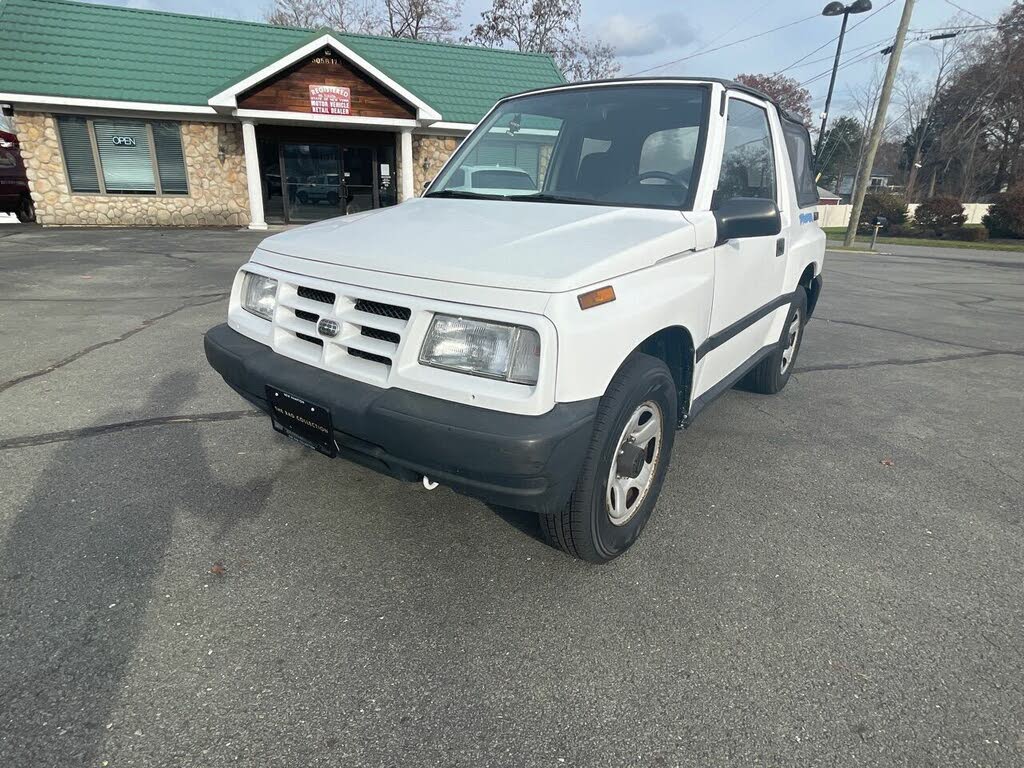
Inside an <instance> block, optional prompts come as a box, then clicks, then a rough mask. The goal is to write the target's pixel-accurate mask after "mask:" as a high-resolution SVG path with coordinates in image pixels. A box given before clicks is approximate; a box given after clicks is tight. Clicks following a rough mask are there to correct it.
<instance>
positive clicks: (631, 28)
mask: <svg viewBox="0 0 1024 768" xmlns="http://www.w3.org/2000/svg"><path fill="white" fill-rule="evenodd" d="M595 34H596V37H598V38H599V39H601V40H603V41H604V42H606V43H608V44H609V45H611V46H612V47H613V48H615V53H616V54H618V55H619V56H620V57H622V58H628V57H630V56H647V55H648V54H651V53H657V52H658V51H661V50H664V49H665V48H681V47H682V46H684V45H688V44H690V43H692V42H693V41H694V40H696V39H697V33H696V32H695V31H694V29H693V27H691V26H690V22H689V21H688V20H687V19H686V17H685V16H683V15H682V14H679V13H663V14H659V15H657V16H655V17H653V18H651V19H649V20H647V21H638V20H637V19H635V18H630V17H628V16H624V15H623V14H618V13H617V14H615V15H613V16H609V17H607V18H606V19H604V20H602V21H601V22H600V23H599V24H598V25H597V28H596V30H595Z"/></svg>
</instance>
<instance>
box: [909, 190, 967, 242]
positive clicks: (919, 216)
mask: <svg viewBox="0 0 1024 768" xmlns="http://www.w3.org/2000/svg"><path fill="white" fill-rule="evenodd" d="M966 221H967V214H966V213H964V206H963V203H961V202H960V201H959V200H958V199H957V198H955V197H950V196H942V195H939V196H936V197H932V198H929V199H928V200H925V201H924V202H923V203H921V204H920V205H919V206H917V209H916V210H915V211H914V225H915V227H916V228H917V229H918V230H920V231H921V234H922V235H923V236H927V237H955V235H956V233H958V232H959V231H960V230H962V229H963V228H964V222H966ZM956 239H960V238H956Z"/></svg>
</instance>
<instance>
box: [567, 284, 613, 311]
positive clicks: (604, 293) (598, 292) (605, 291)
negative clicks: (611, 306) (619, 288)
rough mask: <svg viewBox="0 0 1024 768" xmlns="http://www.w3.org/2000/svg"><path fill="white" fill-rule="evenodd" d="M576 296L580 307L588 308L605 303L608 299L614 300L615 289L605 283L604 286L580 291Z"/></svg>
mask: <svg viewBox="0 0 1024 768" xmlns="http://www.w3.org/2000/svg"><path fill="white" fill-rule="evenodd" d="M576 298H577V299H578V300H579V302H580V309H590V308H591V307H598V306H600V305H602V304H607V303H608V302H609V301H615V289H614V288H612V287H611V286H610V285H606V286H605V287H604V288H597V289H595V290H593V291H587V292H586V293H581V294H580V295H579V296H577V297H576Z"/></svg>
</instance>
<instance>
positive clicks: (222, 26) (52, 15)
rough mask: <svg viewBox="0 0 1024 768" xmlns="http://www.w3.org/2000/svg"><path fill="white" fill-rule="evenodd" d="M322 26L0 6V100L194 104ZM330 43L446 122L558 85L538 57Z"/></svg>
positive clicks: (26, 3) (28, 0)
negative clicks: (348, 50) (55, 98)
mask: <svg viewBox="0 0 1024 768" xmlns="http://www.w3.org/2000/svg"><path fill="white" fill-rule="evenodd" d="M323 31H324V30H312V29H296V28H291V27H275V26H271V25H269V24H259V23H256V22H248V21H234V20H231V19H215V18H208V17H205V16H187V15H184V14H177V13H165V12H162V11H148V10H139V9H134V8H123V7H116V6H108V5H92V4H88V3H79V2H71V1H70V0H0V52H2V53H0V57H2V60H3V64H2V66H0V93H12V94H14V93H18V94H26V95H38V96H60V97H66V98H83V99H110V100H115V101H136V102H154V103H159V104H180V105H189V106H205V105H206V103H207V100H208V99H209V98H210V97H211V96H213V95H214V94H216V93H219V92H220V91H221V90H223V89H224V88H226V87H228V86H229V85H230V84H231V83H235V82H238V81H240V80H242V79H243V78H245V77H247V76H248V75H250V74H252V73H254V72H256V71H259V69H261V68H262V67H264V66H266V65H267V64H268V63H269V62H271V61H273V60H275V59H277V58H280V57H281V56H284V55H285V54H287V53H289V52H291V51H293V50H295V49H296V48H298V47H300V46H301V45H302V44H304V43H306V42H308V41H310V40H313V39H315V38H316V37H318V36H319V35H320V34H322V33H323ZM334 36H335V37H336V38H337V39H338V41H339V42H341V43H342V44H344V45H346V46H348V47H349V48H351V49H352V50H353V51H355V52H356V53H357V54H359V55H360V56H362V57H363V58H365V59H366V60H367V61H369V62H370V63H371V64H373V65H374V66H375V67H377V68H378V69H379V70H381V71H382V72H383V73H384V74H386V75H387V76H388V77H390V78H391V79H392V80H394V81H395V82H397V83H399V84H401V85H402V86H403V87H405V88H406V89H408V90H409V91H411V92H412V93H414V94H415V95H416V96H417V97H419V98H420V99H422V100H423V101H425V102H426V103H427V104H429V105H430V106H432V107H433V108H434V109H436V110H437V111H438V112H440V113H441V116H442V118H443V119H444V120H446V121H452V122H460V123H462V122H465V123H475V122H477V121H478V120H479V119H480V118H481V117H483V115H484V113H485V112H486V111H487V110H488V109H489V108H490V107H491V105H492V104H494V102H495V101H497V100H498V99H499V98H500V97H502V96H505V95H507V94H509V93H514V92H516V91H523V90H526V89H529V88H537V87H542V86H545V85H553V84H556V83H561V82H563V79H562V76H561V73H559V71H558V69H557V68H556V67H555V65H554V62H553V61H552V60H551V58H550V57H549V56H546V55H543V54H535V53H518V52H513V51H502V50H493V49H487V48H476V47H472V46H466V45H453V44H448V43H429V42H423V41H420V40H404V39H398V38H391V37H374V36H371V35H353V34H348V33H343V32H341V33H334Z"/></svg>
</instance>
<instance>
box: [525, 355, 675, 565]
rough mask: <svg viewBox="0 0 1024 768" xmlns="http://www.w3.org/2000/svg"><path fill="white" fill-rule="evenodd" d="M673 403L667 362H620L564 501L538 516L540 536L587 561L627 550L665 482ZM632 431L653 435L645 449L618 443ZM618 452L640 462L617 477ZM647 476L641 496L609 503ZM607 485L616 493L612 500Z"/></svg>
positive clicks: (649, 359) (638, 358)
mask: <svg viewBox="0 0 1024 768" xmlns="http://www.w3.org/2000/svg"><path fill="white" fill-rule="evenodd" d="M677 403H678V400H677V394H676V385H675V382H674V381H673V379H672V374H671V373H670V372H669V370H668V367H667V366H666V365H665V363H664V362H662V361H661V360H659V359H658V358H656V357H651V356H650V355H644V354H640V353H637V354H634V355H633V356H631V357H630V358H629V360H627V361H626V362H625V363H624V364H623V366H622V368H620V369H619V371H618V373H616V374H615V377H614V378H613V379H612V382H611V384H609V385H608V390H607V391H606V392H605V394H604V396H603V397H602V398H601V402H600V404H599V406H598V410H597V417H596V418H595V420H594V433H593V436H592V437H591V440H590V446H589V448H588V449H587V455H586V458H585V459H584V461H583V468H582V470H581V471H580V476H579V478H577V480H576V487H575V489H574V490H573V492H572V495H571V497H570V498H569V502H568V503H567V504H566V505H565V506H564V507H563V508H562V509H561V510H559V511H557V512H554V513H551V514H542V515H540V527H541V532H542V534H543V536H544V539H545V540H546V541H547V542H548V543H549V544H550V545H551V546H553V547H556V548H557V549H561V550H562V551H564V552H566V553H568V554H570V555H572V556H573V557H577V558H579V559H581V560H587V561H589V562H592V563H604V562H607V561H609V560H613V559H614V558H616V557H618V556H619V555H621V554H622V553H623V552H625V551H626V550H627V549H629V547H630V546H631V545H632V544H633V542H634V541H636V538H637V536H639V535H640V532H641V531H642V530H643V528H644V526H645V525H646V524H647V520H648V519H649V518H650V516H651V511H652V510H653V509H654V506H655V504H656V503H657V501H658V495H659V494H660V493H661V486H662V484H663V483H664V481H665V472H666V470H667V469H668V464H669V459H670V457H671V455H672V444H673V442H674V441H675V433H676V424H677V418H676V412H677V408H678V404H677ZM655 419H660V429H657V428H656V427H650V426H648V425H649V424H650V423H651V421H652V420H655ZM634 425H635V427H636V429H633V426H634ZM627 428H629V430H627ZM644 430H646V431H644ZM630 432H632V433H634V434H639V436H640V439H641V440H643V439H644V437H645V436H646V435H647V434H650V435H651V437H650V438H649V439H648V440H647V442H646V443H643V447H645V448H646V450H643V449H642V448H641V444H640V443H637V442H633V443H629V445H628V446H625V445H624V444H623V443H622V440H623V438H625V437H626V436H627V434H629V433H630ZM620 448H621V449H622V450H621V451H620ZM620 454H621V456H622V457H623V458H622V459H621V461H623V462H627V463H628V462H630V461H631V460H635V461H636V462H637V463H633V464H630V468H628V469H626V471H625V476H623V475H620V474H619V469H620V468H622V465H621V464H620ZM613 462H615V473H614V474H613V471H612V469H613ZM638 464H642V468H641V469H640V470H639V471H640V474H639V475H638V476H636V477H634V478H633V479H629V478H628V475H629V473H630V472H633V471H637V469H638ZM644 472H649V478H650V479H649V481H648V480H645V481H644V487H643V490H640V489H639V488H637V489H634V488H629V489H628V490H626V491H625V492H624V493H625V500H626V504H625V505H624V506H623V505H622V504H621V502H620V503H619V505H618V509H616V506H615V504H613V502H612V501H611V497H612V496H614V497H615V498H618V499H622V498H624V497H623V490H622V489H623V487H624V486H625V485H628V484H629V483H631V482H637V483H638V482H639V481H640V480H641V477H643V475H644ZM610 481H611V484H612V485H613V491H614V490H616V489H618V493H617V494H615V493H613V494H609V485H610ZM634 492H635V495H634ZM630 499H632V502H630ZM613 516H614V517H615V518H617V519H613Z"/></svg>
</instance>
